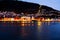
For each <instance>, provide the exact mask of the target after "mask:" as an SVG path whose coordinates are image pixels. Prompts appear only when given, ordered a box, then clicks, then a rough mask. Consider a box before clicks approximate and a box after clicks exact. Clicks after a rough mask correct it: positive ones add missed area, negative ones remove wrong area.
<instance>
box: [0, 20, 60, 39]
mask: <svg viewBox="0 0 60 40" xmlns="http://www.w3.org/2000/svg"><path fill="white" fill-rule="evenodd" d="M0 35H1V36H0V38H1V39H3V38H4V39H6V40H58V39H60V22H54V21H52V22H41V21H31V22H28V21H24V22H21V21H20V22H0Z"/></svg>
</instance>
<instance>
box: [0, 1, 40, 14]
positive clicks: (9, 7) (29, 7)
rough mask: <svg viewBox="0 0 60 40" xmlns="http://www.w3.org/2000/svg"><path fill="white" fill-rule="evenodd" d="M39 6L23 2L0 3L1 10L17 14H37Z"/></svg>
mask: <svg viewBox="0 0 60 40" xmlns="http://www.w3.org/2000/svg"><path fill="white" fill-rule="evenodd" d="M39 6H40V5H39V4H35V3H28V2H22V1H0V10H2V11H15V12H18V13H20V12H32V13H36V12H37V11H38V9H39Z"/></svg>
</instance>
